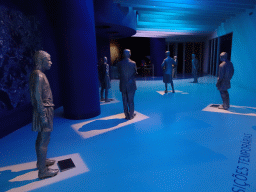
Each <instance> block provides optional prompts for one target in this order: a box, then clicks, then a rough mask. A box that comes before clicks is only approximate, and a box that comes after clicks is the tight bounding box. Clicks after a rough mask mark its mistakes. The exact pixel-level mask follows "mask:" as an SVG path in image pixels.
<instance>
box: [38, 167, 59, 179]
mask: <svg viewBox="0 0 256 192" xmlns="http://www.w3.org/2000/svg"><path fill="white" fill-rule="evenodd" d="M58 172H59V169H49V168H47V170H46V171H44V172H40V171H39V172H38V177H39V179H45V178H48V177H54V176H55V175H57V174H58Z"/></svg>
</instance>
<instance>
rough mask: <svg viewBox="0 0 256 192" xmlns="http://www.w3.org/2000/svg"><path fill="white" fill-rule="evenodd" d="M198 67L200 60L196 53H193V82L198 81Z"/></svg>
mask: <svg viewBox="0 0 256 192" xmlns="http://www.w3.org/2000/svg"><path fill="white" fill-rule="evenodd" d="M198 68H199V63H198V60H197V59H196V55H195V54H192V74H193V77H194V81H193V82H192V83H198Z"/></svg>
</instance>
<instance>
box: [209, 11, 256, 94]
mask: <svg viewBox="0 0 256 192" xmlns="http://www.w3.org/2000/svg"><path fill="white" fill-rule="evenodd" d="M251 12H252V13H253V14H252V15H249V13H251ZM231 32H233V39H232V52H231V61H232V62H233V64H234V68H235V74H234V77H233V79H232V81H231V82H232V83H235V84H236V85H238V86H240V87H244V88H247V89H250V90H254V91H256V87H255V85H256V78H255V74H256V64H255V61H256V54H255V53H256V52H255V47H256V45H255V42H256V9H253V10H248V11H246V12H245V13H242V14H241V15H238V16H236V17H235V18H233V19H231V20H228V21H227V22H225V23H223V24H222V25H221V26H220V27H219V28H218V30H217V33H216V34H215V35H214V36H213V37H216V36H218V37H219V36H222V35H226V34H228V33H231Z"/></svg>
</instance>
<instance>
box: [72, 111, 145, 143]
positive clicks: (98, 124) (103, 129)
mask: <svg viewBox="0 0 256 192" xmlns="http://www.w3.org/2000/svg"><path fill="white" fill-rule="evenodd" d="M135 113H136V116H135V117H134V119H132V120H126V119H125V116H124V113H120V114H117V115H112V116H108V117H103V118H99V119H94V120H90V121H85V122H82V123H77V124H74V125H71V127H72V129H74V131H75V132H76V133H77V134H79V135H80V136H81V137H83V138H84V139H88V138H91V137H94V136H97V135H100V134H103V133H107V132H110V131H113V130H116V129H119V128H122V127H124V126H127V125H130V124H132V123H136V122H139V121H142V120H145V119H147V118H149V117H148V116H146V115H143V114H141V113H138V112H136V111H135Z"/></svg>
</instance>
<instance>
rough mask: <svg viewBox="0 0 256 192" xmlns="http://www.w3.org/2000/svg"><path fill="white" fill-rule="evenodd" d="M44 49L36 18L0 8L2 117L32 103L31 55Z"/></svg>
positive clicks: (0, 98) (0, 110)
mask: <svg viewBox="0 0 256 192" xmlns="http://www.w3.org/2000/svg"><path fill="white" fill-rule="evenodd" d="M41 47H42V40H41V34H40V24H39V22H38V21H37V20H36V18H35V17H34V16H27V15H24V14H23V13H22V12H20V11H17V10H14V9H11V8H8V7H5V6H0V114H1V113H3V112H5V111H7V110H12V109H14V108H17V107H20V106H22V105H25V104H28V103H29V102H30V95H29V75H30V72H31V70H32V68H33V59H32V56H33V54H34V52H35V51H36V50H39V49H41Z"/></svg>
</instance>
